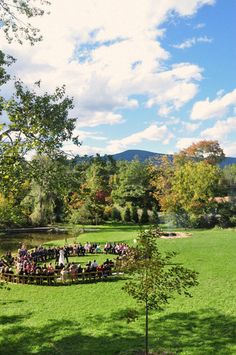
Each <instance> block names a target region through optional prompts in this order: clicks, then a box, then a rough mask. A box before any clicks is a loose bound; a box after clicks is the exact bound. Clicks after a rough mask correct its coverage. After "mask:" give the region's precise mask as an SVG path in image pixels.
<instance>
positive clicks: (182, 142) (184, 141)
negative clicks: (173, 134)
mask: <svg viewBox="0 0 236 355" xmlns="http://www.w3.org/2000/svg"><path fill="white" fill-rule="evenodd" d="M198 141H199V139H198V138H180V139H179V140H178V141H177V143H176V148H178V149H179V150H182V149H185V148H188V147H189V146H190V145H191V144H193V143H197V142H198Z"/></svg>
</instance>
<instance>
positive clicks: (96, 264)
mask: <svg viewBox="0 0 236 355" xmlns="http://www.w3.org/2000/svg"><path fill="white" fill-rule="evenodd" d="M97 267H98V263H97V262H96V260H94V261H93V262H92V263H91V265H90V270H91V271H96V270H97Z"/></svg>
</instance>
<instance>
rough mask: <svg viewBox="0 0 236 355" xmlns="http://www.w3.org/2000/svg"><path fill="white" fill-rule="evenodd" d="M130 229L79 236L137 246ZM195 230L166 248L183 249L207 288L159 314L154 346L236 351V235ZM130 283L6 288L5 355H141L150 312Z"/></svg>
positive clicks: (0, 332) (0, 342)
mask: <svg viewBox="0 0 236 355" xmlns="http://www.w3.org/2000/svg"><path fill="white" fill-rule="evenodd" d="M129 228H130V229H126V228H120V229H116V227H115V226H114V227H111V226H109V228H104V227H103V228H100V231H97V232H91V233H88V234H84V235H81V236H80V237H79V238H81V241H82V242H84V241H87V240H88V241H91V242H92V241H96V242H98V241H99V242H101V243H102V241H106V240H109V241H113V240H114V241H121V240H122V241H130V242H133V239H134V238H135V236H136V234H137V230H136V229H135V228H133V227H130V226H129ZM192 233H193V236H192V238H186V239H173V240H172V239H171V240H170V239H168V240H159V241H158V243H159V245H160V248H161V249H162V250H175V251H177V252H179V255H178V256H177V258H176V260H177V261H178V262H181V263H183V264H184V265H185V266H187V267H190V268H193V269H195V270H197V271H198V272H199V281H200V285H199V286H198V287H196V288H195V289H194V290H193V292H192V294H193V298H191V299H189V298H183V297H180V296H177V297H176V299H175V300H173V301H172V302H171V304H170V305H169V306H168V307H167V309H166V310H165V311H164V312H162V313H159V314H158V313H153V314H151V316H150V348H151V349H153V350H155V351H159V352H161V351H166V352H167V353H168V354H170V353H171V354H235V353H236V334H235V329H236V302H235V300H236V290H235V281H236V276H235V250H236V248H235V247H236V232H235V231H233V230H232V231H230V230H211V231H193V232H192ZM93 238H94V239H93ZM58 243H59V244H60V243H61V241H59V242H58ZM100 257H101V259H104V257H106V256H104V255H101V256H99V258H100ZM86 258H87V257H86ZM88 258H89V257H88ZM91 258H92V257H91ZM84 261H85V259H84ZM124 282H125V280H123V279H121V280H118V281H116V282H107V281H106V282H99V283H94V284H89V283H88V284H83V285H71V286H64V287H60V286H59V287H41V286H32V285H11V286H10V291H7V290H0V354H58V355H59V354H85V355H86V354H98V355H99V354H101V355H102V354H105V355H106V354H107V355H109V354H137V353H138V351H139V350H140V349H143V348H144V324H145V322H144V312H143V309H142V308H141V306H137V304H136V303H135V301H133V300H132V299H131V298H130V297H129V296H127V295H126V294H125V293H124V292H123V291H122V285H123V284H124ZM134 308H135V309H136V310H138V311H139V313H140V317H139V319H138V320H137V321H136V322H134V323H129V324H128V323H127V322H126V320H125V311H126V310H127V309H134Z"/></svg>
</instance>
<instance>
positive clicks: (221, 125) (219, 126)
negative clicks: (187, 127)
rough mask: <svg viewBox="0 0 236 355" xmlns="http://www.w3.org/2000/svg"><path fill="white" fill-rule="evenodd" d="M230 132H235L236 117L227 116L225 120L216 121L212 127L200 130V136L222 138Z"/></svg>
mask: <svg viewBox="0 0 236 355" xmlns="http://www.w3.org/2000/svg"><path fill="white" fill-rule="evenodd" d="M232 132H236V117H229V118H228V119H227V120H219V121H217V122H216V123H215V125H214V126H213V127H211V128H207V129H205V130H204V131H202V132H201V137H202V138H204V139H217V140H222V139H224V138H226V137H227V136H228V134H230V133H232Z"/></svg>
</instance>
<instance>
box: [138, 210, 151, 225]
mask: <svg viewBox="0 0 236 355" xmlns="http://www.w3.org/2000/svg"><path fill="white" fill-rule="evenodd" d="M148 222H149V215H148V210H147V208H146V207H144V208H143V209H142V214H141V217H140V223H141V224H146V223H148Z"/></svg>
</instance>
